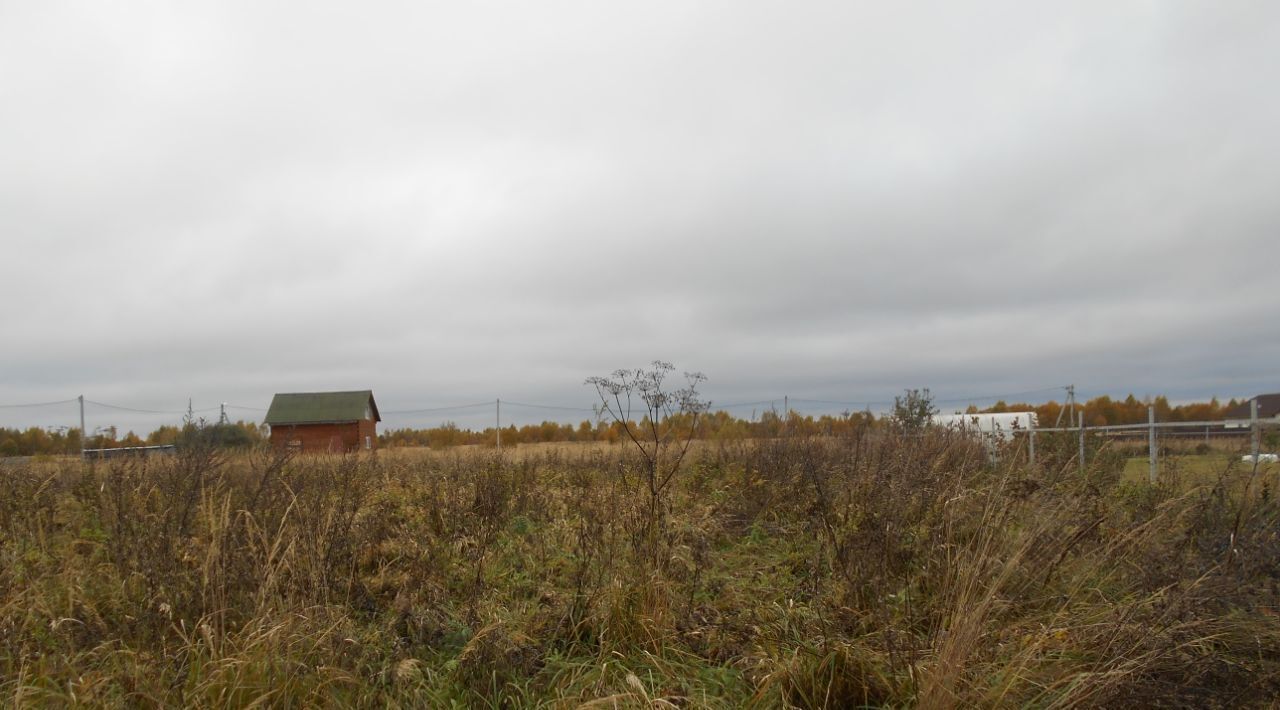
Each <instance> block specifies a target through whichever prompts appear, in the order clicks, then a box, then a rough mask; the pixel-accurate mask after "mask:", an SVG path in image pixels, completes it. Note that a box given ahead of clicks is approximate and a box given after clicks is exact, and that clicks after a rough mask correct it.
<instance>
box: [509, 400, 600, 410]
mask: <svg viewBox="0 0 1280 710" xmlns="http://www.w3.org/2000/svg"><path fill="white" fill-rule="evenodd" d="M502 403H503V404H510V405H512V406H515V407H530V408H532V409H559V410H561V411H565V412H595V411H596V410H595V409H591V408H588V407H561V406H557V405H554V404H526V403H524V402H512V401H511V400H508V399H504V400H502Z"/></svg>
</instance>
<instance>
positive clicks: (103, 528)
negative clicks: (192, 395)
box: [0, 428, 1280, 708]
mask: <svg viewBox="0 0 1280 710" xmlns="http://www.w3.org/2000/svg"><path fill="white" fill-rule="evenodd" d="M1060 448H1061V449H1062V452H1066V451H1067V450H1068V449H1069V448H1070V447H1067V446H1065V445H1064V446H1062V447H1060ZM1044 451H1045V455H1044V456H1042V457H1041V460H1042V461H1045V460H1048V461H1049V462H1050V463H1049V465H1046V466H1041V467H1035V468H1032V467H1028V466H1026V465H1025V464H1023V463H1019V462H1020V461H1022V460H1023V457H1021V456H1020V455H1019V452H1017V451H1015V450H1012V449H1008V448H1006V449H1004V450H998V451H994V452H993V451H992V450H991V449H990V448H989V447H988V446H986V445H984V444H983V443H982V442H977V441H974V440H971V439H969V438H965V437H963V436H960V435H958V434H955V433H951V432H946V431H934V430H930V429H924V430H921V431H905V430H904V431H891V430H885V429H872V428H864V429H862V430H858V431H855V432H854V433H852V434H850V435H848V436H843V437H827V438H802V437H785V436H784V437H782V438H777V439H772V440H762V441H725V442H719V443H714V444H703V445H700V446H698V447H695V448H694V449H691V453H690V455H689V456H688V457H687V458H686V459H685V460H684V461H683V463H682V466H681V468H680V470H679V473H678V475H673V476H671V477H670V481H669V483H668V484H666V488H665V489H664V490H663V491H662V499H661V502H662V505H663V510H662V515H661V516H658V517H655V516H654V515H653V495H652V491H651V490H650V489H649V488H648V487H646V484H645V481H647V480H648V479H647V478H646V477H644V476H640V477H637V476H636V475H635V472H636V471H637V470H641V471H643V470H648V469H645V468H644V467H645V466H646V463H647V462H645V461H639V460H637V458H636V456H637V454H633V453H632V452H631V451H629V450H628V449H626V448H624V447H621V446H618V447H613V448H611V449H604V448H599V447H596V448H591V449H587V450H584V451H582V452H579V453H575V452H573V451H571V450H552V451H548V452H546V453H545V454H543V455H534V456H522V457H520V458H519V459H511V458H503V457H501V456H499V455H497V454H496V453H492V454H474V455H466V456H463V455H460V454H452V455H451V454H431V455H423V456H416V457H387V456H383V457H374V456H350V457H341V456H336V457H305V458H304V457H299V458H289V457H287V456H279V455H275V454H272V453H270V452H266V451H258V452H251V453H247V454H236V455H225V454H220V453H218V452H215V451H212V450H205V451H188V452H185V453H184V454H183V455H182V456H180V457H177V458H171V459H146V460H135V461H112V462H100V463H95V464H82V463H80V462H76V461H66V462H62V463H56V464H32V465H27V466H25V467H18V468H12V469H5V470H4V471H3V473H2V474H0V698H3V702H4V703H5V704H13V705H18V706H29V705H49V704H71V703H85V704H99V705H126V704H127V705H141V706H174V705H181V706H193V707H209V706H230V705H235V706H243V705H250V704H254V703H269V704H272V705H305V706H313V705H343V706H346V705H355V706H364V705H367V706H377V707H383V706H387V705H398V706H415V707H416V706H441V705H450V704H455V705H469V706H480V707H516V706H541V705H547V706H555V707H562V706H571V705H576V704H585V705H596V706H606V707H614V706H623V707H653V706H664V707H665V706H668V705H676V706H695V707H743V706H751V705H754V706H758V707H778V706H791V707H833V708H834V707H858V706H876V707H878V706H894V707H901V706H918V707H930V708H932V707H969V706H985V707H1004V706H1025V705H1034V706H1064V707H1065V706H1073V707H1075V706H1099V705H1100V706H1129V705H1166V706H1196V707H1203V706H1214V705H1218V706H1232V707H1236V706H1249V705H1265V704H1267V703H1268V702H1269V701H1270V698H1272V697H1274V696H1275V694H1276V693H1277V691H1280V679H1278V676H1277V673H1278V672H1280V654H1278V652H1277V651H1278V649H1280V625H1278V624H1277V621H1276V615H1275V608H1276V600H1277V593H1278V590H1277V582H1276V579H1277V577H1278V576H1277V572H1280V570H1277V569H1276V567H1277V564H1280V537H1278V532H1277V531H1280V527H1278V524H1280V510H1278V508H1277V503H1276V500H1275V494H1274V489H1275V484H1274V481H1273V480H1272V478H1271V477H1272V476H1274V474H1271V473H1267V472H1265V471H1255V470H1253V469H1242V468H1227V469H1224V471H1223V472H1222V475H1220V476H1218V477H1217V478H1216V479H1215V480H1213V481H1211V482H1210V483H1209V484H1208V485H1203V486H1200V485H1196V486H1190V485H1180V484H1176V483H1173V482H1170V483H1166V484H1162V485H1159V486H1150V485H1146V484H1125V483H1120V481H1119V476H1118V467H1119V466H1121V465H1122V464H1123V460H1122V459H1120V458H1118V457H1114V456H1108V455H1107V452H1106V451H1105V450H1104V451H1101V452H1099V455H1097V456H1093V457H1092V460H1093V461H1094V462H1095V463H1094V464H1092V465H1091V467H1090V468H1089V469H1088V470H1087V471H1085V472H1084V473H1083V474H1081V473H1079V472H1078V471H1077V469H1076V465H1075V463H1074V461H1072V460H1071V459H1070V456H1069V454H1066V453H1062V452H1059V453H1062V455H1061V456H1058V455H1057V454H1055V453H1054V451H1055V450H1054V449H1053V446H1052V442H1046V443H1045V446H1044ZM993 454H994V455H993ZM637 467H640V468H639V469H638V468H637ZM637 482H639V483H640V488H639V489H637ZM655 520H658V521H659V523H658V524H655V523H654V521H655Z"/></svg>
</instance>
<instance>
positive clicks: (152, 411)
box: [84, 399, 216, 414]
mask: <svg viewBox="0 0 1280 710" xmlns="http://www.w3.org/2000/svg"><path fill="white" fill-rule="evenodd" d="M84 403H85V404H92V405H93V406H95V407H105V408H107V409H118V410H120V411H122V412H137V413H138V414H186V413H187V410H185V409H183V410H181V411H173V410H162V409H138V408H136V407H122V406H120V405H118V404H107V403H106V402H95V401H93V400H91V399H86V400H85V401H84ZM215 409H216V407H215ZM192 411H193V412H194V411H196V410H192ZM199 411H209V410H199Z"/></svg>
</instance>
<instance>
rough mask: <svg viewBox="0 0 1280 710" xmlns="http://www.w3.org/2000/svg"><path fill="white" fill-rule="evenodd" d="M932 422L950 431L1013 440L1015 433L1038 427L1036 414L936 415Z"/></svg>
mask: <svg viewBox="0 0 1280 710" xmlns="http://www.w3.org/2000/svg"><path fill="white" fill-rule="evenodd" d="M931 421H932V422H933V423H934V424H936V425H938V426H943V427H947V428H950V429H958V430H961V431H968V432H973V433H975V434H984V435H987V436H992V437H997V438H999V439H1001V440H1003V441H1009V440H1011V439H1013V434H1014V432H1017V431H1027V430H1028V429H1031V428H1033V427H1035V425H1036V413H1035V412H1000V413H998V414H935V415H934V416H933V417H932V419H931Z"/></svg>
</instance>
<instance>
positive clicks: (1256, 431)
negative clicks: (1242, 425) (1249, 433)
mask: <svg viewBox="0 0 1280 710" xmlns="http://www.w3.org/2000/svg"><path fill="white" fill-rule="evenodd" d="M1249 426H1250V427H1252V428H1253V463H1254V464H1255V465H1256V464H1257V463H1258V454H1259V453H1261V452H1262V430H1261V428H1260V427H1259V426H1258V398H1257V397H1254V398H1253V399H1251V400H1249Z"/></svg>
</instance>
